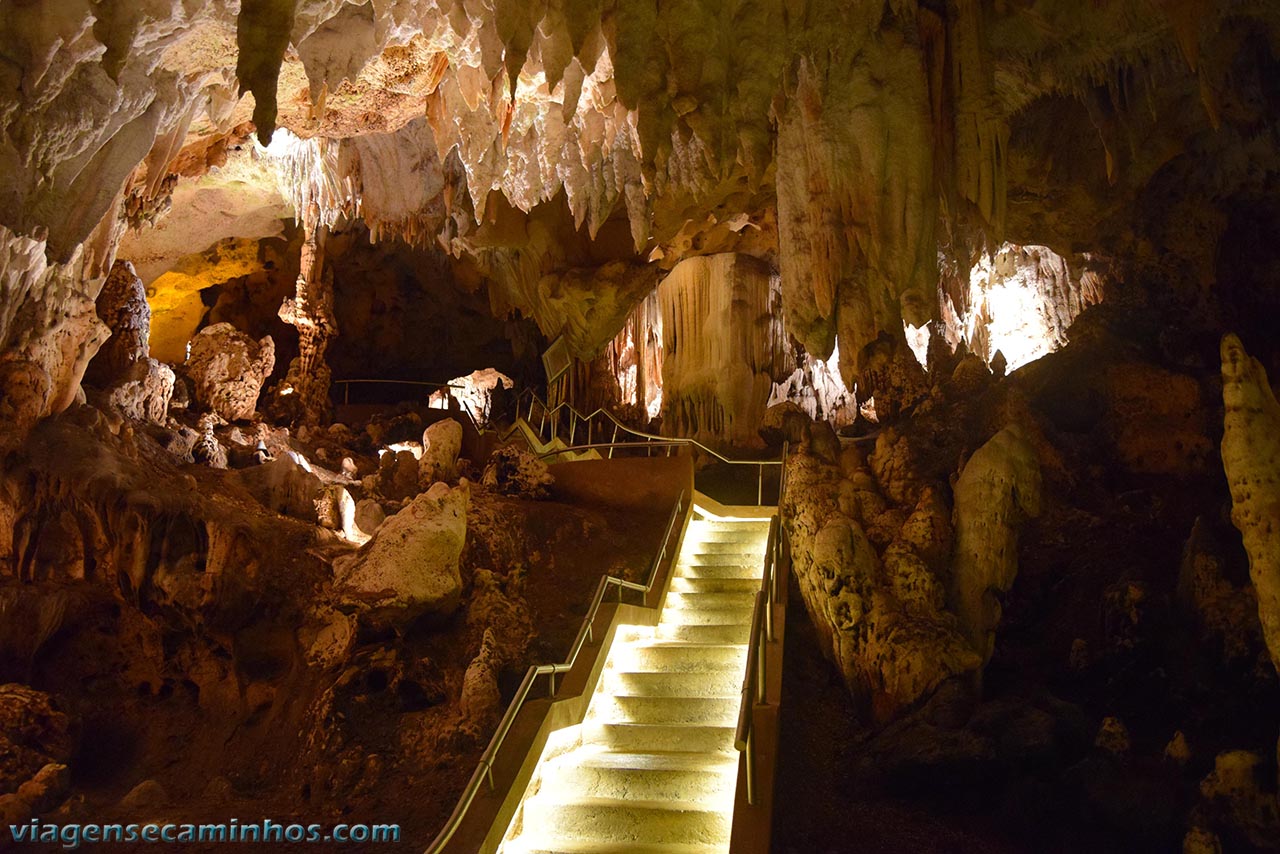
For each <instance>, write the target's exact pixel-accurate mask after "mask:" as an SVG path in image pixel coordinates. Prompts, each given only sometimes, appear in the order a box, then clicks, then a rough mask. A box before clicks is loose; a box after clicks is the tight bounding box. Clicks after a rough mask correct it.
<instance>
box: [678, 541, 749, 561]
mask: <svg viewBox="0 0 1280 854" xmlns="http://www.w3.org/2000/svg"><path fill="white" fill-rule="evenodd" d="M685 545H686V546H687V548H688V550H689V551H691V552H697V553H700V554H749V555H760V556H762V557H763V556H764V547H765V545H766V544H765V543H762V542H760V541H759V540H757V539H755V538H754V537H752V538H743V539H734V540H728V541H723V542H722V541H717V540H706V539H698V540H694V541H691V542H686V543H685Z"/></svg>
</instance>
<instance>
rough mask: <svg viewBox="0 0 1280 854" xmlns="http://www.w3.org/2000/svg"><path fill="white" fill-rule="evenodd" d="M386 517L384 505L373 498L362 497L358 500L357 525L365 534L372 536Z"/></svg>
mask: <svg viewBox="0 0 1280 854" xmlns="http://www.w3.org/2000/svg"><path fill="white" fill-rule="evenodd" d="M386 518H387V514H386V513H385V512H383V510H382V505H381V504H379V503H378V502H376V501H374V500H373V499H372V498H361V499H360V500H359V501H357V502H356V515H355V523H356V527H357V528H359V529H360V533H362V534H364V535H365V536H369V537H372V536H373V535H374V534H375V533H376V532H377V530H378V528H379V527H380V526H381V525H382V523H383V522H384V521H386Z"/></svg>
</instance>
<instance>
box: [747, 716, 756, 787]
mask: <svg viewBox="0 0 1280 854" xmlns="http://www.w3.org/2000/svg"><path fill="white" fill-rule="evenodd" d="M755 741H756V728H755V727H752V728H751V729H749V730H747V803H748V804H749V805H750V806H755V805H756V745H755Z"/></svg>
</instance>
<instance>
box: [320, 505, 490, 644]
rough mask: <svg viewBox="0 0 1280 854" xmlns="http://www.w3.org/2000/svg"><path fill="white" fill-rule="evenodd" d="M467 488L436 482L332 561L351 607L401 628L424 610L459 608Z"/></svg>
mask: <svg viewBox="0 0 1280 854" xmlns="http://www.w3.org/2000/svg"><path fill="white" fill-rule="evenodd" d="M469 499H470V488H469V486H468V485H466V484H465V483H464V484H463V485H461V486H458V487H455V488H454V489H450V488H449V487H448V486H446V485H444V484H437V485H435V486H433V487H432V488H431V489H429V490H427V491H426V492H424V493H422V494H421V495H419V496H418V497H417V498H415V499H414V500H413V501H412V502H410V503H409V504H408V505H407V506H406V507H405V508H404V509H403V510H401V511H400V512H399V513H396V514H395V515H394V516H391V517H389V518H388V519H387V520H386V521H385V522H383V523H382V525H381V526H380V527H379V528H378V530H377V533H376V534H375V535H374V537H373V539H372V540H370V541H369V542H368V543H367V544H366V545H365V546H364V547H363V548H362V549H361V550H360V551H359V552H358V553H356V554H355V555H351V556H349V557H345V558H342V559H341V560H339V561H337V562H336V563H335V566H334V571H335V580H336V582H337V584H338V586H339V589H340V590H341V591H342V596H343V598H344V600H345V601H346V602H347V603H348V604H349V606H350V607H352V608H354V609H355V610H356V612H357V613H359V614H360V615H361V618H362V619H366V620H368V621H369V622H371V623H373V624H375V625H382V626H393V627H396V628H399V629H404V628H405V627H407V626H408V625H409V624H410V623H412V622H413V621H414V620H416V619H417V618H419V617H421V616H423V615H433V616H447V615H448V614H450V613H452V612H453V610H454V609H456V608H457V607H458V603H459V594H460V593H461V591H462V578H461V576H460V575H459V570H458V558H459V556H460V555H461V554H462V547H463V545H464V544H465V542H466V534H467V506H468V503H469Z"/></svg>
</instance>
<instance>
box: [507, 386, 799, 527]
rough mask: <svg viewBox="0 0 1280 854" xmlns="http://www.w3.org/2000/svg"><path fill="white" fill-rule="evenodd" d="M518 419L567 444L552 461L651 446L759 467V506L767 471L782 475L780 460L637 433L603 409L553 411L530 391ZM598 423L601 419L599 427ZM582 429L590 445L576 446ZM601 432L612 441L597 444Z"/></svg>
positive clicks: (545, 438) (522, 400)
mask: <svg viewBox="0 0 1280 854" xmlns="http://www.w3.org/2000/svg"><path fill="white" fill-rule="evenodd" d="M526 402H527V405H528V414H527V415H524V414H523V411H524V409H525V405H526ZM539 406H540V407H541V409H542V412H541V415H540V416H539V417H538V426H537V427H534V410H535V408H537V407H539ZM562 413H567V415H565V416H564V417H563V418H562ZM516 415H517V417H521V416H523V417H524V421H525V423H526V424H528V425H529V427H530V429H532V430H534V432H536V433H537V434H538V439H539V440H540V441H543V442H544V443H545V444H550V443H551V442H552V441H553V440H555V439H556V438H559V439H561V440H562V441H564V442H565V444H566V447H564V448H557V449H554V450H546V451H543V452H542V454H541V455H542V456H547V457H550V456H555V455H556V454H563V453H565V452H567V451H581V450H590V449H597V450H598V449H608V454H607V456H608V457H609V458H610V459H612V457H613V454H614V451H615V450H620V449H627V448H639V447H646V446H650V447H651V448H657V447H665V448H667V456H670V455H671V453H672V449H673V448H675V447H689V448H697V449H698V450H699V451H701V452H702V453H704V454H707V455H708V456H711V457H714V458H715V459H717V460H719V461H720V462H722V463H728V464H729V465H734V466H756V469H757V476H756V504H763V503H764V470H765V468H766V467H773V466H778V467H779V471H781V466H782V463H781V461H780V460H740V459H732V458H730V457H726V456H725V455H724V454H721V453H720V452H719V451H716V450H713V449H711V448H708V447H707V446H706V445H704V444H702V443H701V442H699V441H698V440H697V439H687V438H682V437H679V436H659V435H656V434H654V433H646V432H645V431H643V430H637V429H635V428H634V427H631V426H628V425H626V424H623V423H622V422H621V421H619V420H618V417H617V416H616V415H614V414H613V413H612V412H610V411H609V410H607V409H603V408H600V409H596V410H595V411H593V412H592V413H591V414H590V415H583V414H582V413H580V412H578V410H577V409H575V408H574V407H573V406H572V405H571V404H569V403H558V404H556V405H555V406H553V407H548V406H547V404H546V403H544V402H543V401H542V400H541V398H539V397H538V396H537V395H536V394H534V393H533V392H532V391H528V390H526V391H525V392H524V393H523V394H522V395H520V397H519V399H518V401H517V407H516ZM597 419H599V426H598V427H597ZM564 420H567V421H568V425H567V429H568V437H567V438H566V437H565V436H563V435H562V430H561V427H562V422H563V421H564ZM548 425H550V427H551V429H550V432H547V426H548ZM580 427H582V428H583V429H585V431H586V434H587V435H586V439H587V441H586V442H585V443H584V444H580V445H575V444H574V442H575V440H576V438H577V434H578V430H579V428H580ZM601 428H603V431H604V433H605V434H606V435H608V436H609V438H608V439H607V440H604V441H599V442H597V441H595V439H596V431H597V430H599V429H601ZM619 432H621V433H624V434H625V435H627V436H631V437H634V438H635V439H637V440H639V441H622V442H619V441H618V434H619ZM651 455H652V454H650V456H651ZM779 483H781V476H779Z"/></svg>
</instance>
